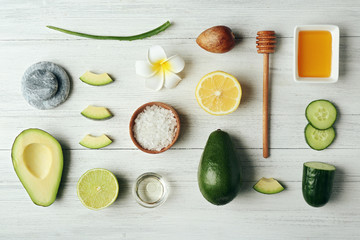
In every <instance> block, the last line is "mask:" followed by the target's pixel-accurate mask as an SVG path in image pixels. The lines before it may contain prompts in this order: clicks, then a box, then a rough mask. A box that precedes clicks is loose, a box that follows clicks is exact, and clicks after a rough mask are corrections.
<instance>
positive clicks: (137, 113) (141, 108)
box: [129, 102, 180, 154]
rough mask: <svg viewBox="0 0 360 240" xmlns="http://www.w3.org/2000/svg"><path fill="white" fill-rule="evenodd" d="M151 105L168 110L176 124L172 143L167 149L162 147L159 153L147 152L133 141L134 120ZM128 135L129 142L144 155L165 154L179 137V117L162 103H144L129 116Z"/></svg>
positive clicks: (173, 110)
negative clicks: (144, 153)
mask: <svg viewBox="0 0 360 240" xmlns="http://www.w3.org/2000/svg"><path fill="white" fill-rule="evenodd" d="M153 105H156V106H159V107H162V108H165V109H169V110H170V111H171V112H172V113H173V114H174V116H175V118H176V123H177V126H176V128H177V130H176V133H175V137H174V139H173V141H172V142H171V143H170V144H169V145H168V146H167V147H164V148H163V149H161V150H160V151H155V150H148V149H145V148H143V147H142V146H141V145H140V144H139V143H138V142H137V141H136V139H135V137H134V132H133V127H134V124H135V119H136V118H137V116H138V115H139V113H141V112H143V111H144V109H145V108H146V107H147V106H153ZM129 133H130V137H131V140H132V141H133V143H134V144H135V146H136V147H137V148H138V149H140V150H141V151H143V152H146V153H150V154H157V153H162V152H165V151H166V150H168V149H169V148H171V146H172V145H174V143H175V142H176V140H177V139H178V137H179V133H180V117H179V114H178V113H177V112H176V111H175V109H174V108H172V107H171V106H169V105H167V104H165V103H162V102H149V103H145V104H144V105H142V106H140V107H139V108H138V109H136V111H135V112H134V113H133V115H132V116H131V119H130V124H129Z"/></svg>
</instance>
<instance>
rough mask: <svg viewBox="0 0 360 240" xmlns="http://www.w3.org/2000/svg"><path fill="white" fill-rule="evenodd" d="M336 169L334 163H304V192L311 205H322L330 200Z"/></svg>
mask: <svg viewBox="0 0 360 240" xmlns="http://www.w3.org/2000/svg"><path fill="white" fill-rule="evenodd" d="M335 169H336V168H335V167H334V166H333V165H330V164H327V163H322V162H306V163H304V167H303V179H302V193H303V196H304V199H305V201H306V202H307V203H308V204H309V205H310V206H313V207H321V206H324V205H325V204H326V203H327V202H328V201H329V199H330V196H331V192H332V186H333V181H334V175H335Z"/></svg>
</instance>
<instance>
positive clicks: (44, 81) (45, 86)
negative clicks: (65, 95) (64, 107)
mask: <svg viewBox="0 0 360 240" xmlns="http://www.w3.org/2000/svg"><path fill="white" fill-rule="evenodd" d="M57 90H58V81H57V79H56V77H55V75H54V74H52V73H51V72H49V71H46V70H35V71H33V72H32V73H30V74H29V76H28V77H27V80H26V81H25V82H24V92H26V94H28V95H32V96H31V98H34V99H35V98H39V99H42V100H47V99H50V98H51V97H53V96H54V95H55V93H56V92H57Z"/></svg>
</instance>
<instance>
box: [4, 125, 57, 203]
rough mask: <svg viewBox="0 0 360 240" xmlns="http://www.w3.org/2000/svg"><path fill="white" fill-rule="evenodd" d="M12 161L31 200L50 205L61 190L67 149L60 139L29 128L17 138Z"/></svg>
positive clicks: (12, 151) (12, 152) (12, 150)
mask: <svg viewBox="0 0 360 240" xmlns="http://www.w3.org/2000/svg"><path fill="white" fill-rule="evenodd" d="M11 158H12V163H13V166H14V169H15V172H16V175H17V176H18V177H19V179H20V181H21V183H22V185H23V186H24V188H25V190H26V191H27V193H28V194H29V196H30V198H31V200H32V201H33V202H34V203H35V204H36V205H39V206H44V207H47V206H49V205H51V204H52V203H53V202H54V201H55V199H56V194H57V192H58V189H59V185H60V180H61V175H62V170H63V152H62V149H61V145H60V144H59V142H58V141H57V140H56V139H55V138H54V137H53V136H51V135H50V134H49V133H47V132H45V131H43V130H40V129H34V128H31V129H27V130H24V131H23V132H21V133H20V134H19V135H18V136H17V137H16V139H15V141H14V144H13V146H12V149H11Z"/></svg>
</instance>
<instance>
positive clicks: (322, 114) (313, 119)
mask: <svg viewBox="0 0 360 240" xmlns="http://www.w3.org/2000/svg"><path fill="white" fill-rule="evenodd" d="M305 116H306V118H307V120H308V121H309V123H310V124H311V125H312V126H313V127H314V128H317V129H319V130H325V129H328V128H330V127H331V126H332V125H333V124H334V122H335V121H336V117H337V111H336V108H335V106H334V104H332V103H331V102H329V101H328V100H323V99H320V100H315V101H312V102H311V103H310V104H309V105H308V106H307V107H306V110H305Z"/></svg>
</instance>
